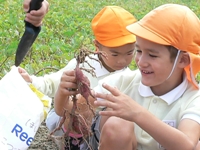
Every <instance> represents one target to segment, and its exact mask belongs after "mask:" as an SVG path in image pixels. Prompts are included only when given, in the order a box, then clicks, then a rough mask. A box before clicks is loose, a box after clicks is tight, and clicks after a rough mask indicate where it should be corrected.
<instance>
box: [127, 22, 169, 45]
mask: <svg viewBox="0 0 200 150" xmlns="http://www.w3.org/2000/svg"><path fill="white" fill-rule="evenodd" d="M126 29H127V30H128V31H129V32H131V33H133V34H135V35H136V36H138V37H141V38H143V39H146V40H148V41H151V42H154V43H157V44H161V45H170V44H169V43H168V42H167V41H165V40H164V39H163V38H162V37H160V36H159V35H158V34H157V33H155V32H153V31H151V30H149V29H147V28H144V27H143V26H142V25H140V24H139V22H136V23H133V24H131V25H128V26H127V27H126Z"/></svg>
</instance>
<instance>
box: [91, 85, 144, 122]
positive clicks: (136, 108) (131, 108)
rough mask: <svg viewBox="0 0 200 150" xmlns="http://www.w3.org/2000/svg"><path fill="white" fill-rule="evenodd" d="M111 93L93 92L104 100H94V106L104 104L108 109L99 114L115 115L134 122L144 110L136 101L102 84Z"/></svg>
mask: <svg viewBox="0 0 200 150" xmlns="http://www.w3.org/2000/svg"><path fill="white" fill-rule="evenodd" d="M102 86H103V87H104V88H105V89H107V90H108V91H110V93H111V94H102V93H95V96H96V98H101V99H104V100H99V101H95V102H94V104H95V105H96V106H106V107H108V108H111V109H108V110H104V111H100V112H99V114H100V115H104V116H116V117H120V118H122V119H125V120H128V121H133V122H135V119H136V117H137V116H138V115H139V114H140V112H141V111H143V110H144V108H143V107H142V106H140V105H139V104H138V103H137V102H135V101H134V100H133V99H132V98H130V97H129V96H127V95H125V94H123V93H121V92H120V91H119V90H118V89H117V88H115V87H111V86H109V85H107V84H103V85H102Z"/></svg>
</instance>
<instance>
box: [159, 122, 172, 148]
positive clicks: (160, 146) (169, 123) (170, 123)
mask: <svg viewBox="0 0 200 150" xmlns="http://www.w3.org/2000/svg"><path fill="white" fill-rule="evenodd" d="M163 122H164V123H166V124H168V125H169V126H171V127H174V128H176V120H163ZM157 144H158V149H160V150H166V149H165V148H164V147H163V146H162V145H160V144H159V143H157Z"/></svg>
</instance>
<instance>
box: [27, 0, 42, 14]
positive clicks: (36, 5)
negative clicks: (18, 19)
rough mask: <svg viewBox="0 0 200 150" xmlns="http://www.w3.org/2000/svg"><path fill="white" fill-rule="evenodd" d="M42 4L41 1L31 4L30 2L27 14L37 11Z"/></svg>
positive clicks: (36, 0)
mask: <svg viewBox="0 0 200 150" xmlns="http://www.w3.org/2000/svg"><path fill="white" fill-rule="evenodd" d="M42 2H43V0H31V2H30V8H29V11H28V12H30V11H31V10H38V9H40V7H41V6H42Z"/></svg>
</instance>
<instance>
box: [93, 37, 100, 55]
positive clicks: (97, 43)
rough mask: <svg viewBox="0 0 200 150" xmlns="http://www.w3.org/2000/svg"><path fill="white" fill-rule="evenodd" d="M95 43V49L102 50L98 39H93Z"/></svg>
mask: <svg viewBox="0 0 200 150" xmlns="http://www.w3.org/2000/svg"><path fill="white" fill-rule="evenodd" d="M93 43H94V45H95V47H96V50H95V51H96V52H97V51H99V50H100V48H99V47H100V43H99V42H98V41H97V40H96V39H95V40H94V41H93Z"/></svg>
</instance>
